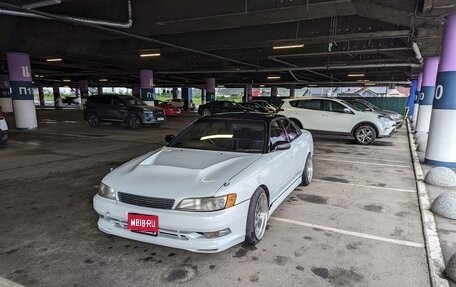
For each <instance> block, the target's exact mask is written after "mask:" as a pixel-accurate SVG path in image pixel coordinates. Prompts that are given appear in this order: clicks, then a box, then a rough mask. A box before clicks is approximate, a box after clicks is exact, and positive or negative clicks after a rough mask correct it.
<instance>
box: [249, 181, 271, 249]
mask: <svg viewBox="0 0 456 287" xmlns="http://www.w3.org/2000/svg"><path fill="white" fill-rule="evenodd" d="M268 216H269V204H268V197H267V195H266V191H265V190H264V189H263V188H262V187H259V188H257V190H256V191H255V192H254V193H253V195H252V198H251V199H250V205H249V211H248V213H247V225H246V230H245V243H247V244H248V245H252V246H254V245H256V244H257V243H258V242H260V240H261V239H262V238H263V235H264V233H265V231H266V226H267V224H268Z"/></svg>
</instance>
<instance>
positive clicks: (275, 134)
mask: <svg viewBox="0 0 456 287" xmlns="http://www.w3.org/2000/svg"><path fill="white" fill-rule="evenodd" d="M278 141H289V140H288V137H287V133H286V132H285V130H284V129H283V127H282V125H281V123H280V120H276V121H273V122H271V135H270V137H269V143H270V146H271V147H272V146H274V144H275V143H276V142H278Z"/></svg>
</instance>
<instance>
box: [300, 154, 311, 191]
mask: <svg viewBox="0 0 456 287" xmlns="http://www.w3.org/2000/svg"><path fill="white" fill-rule="evenodd" d="M312 177H313V161H312V155H311V154H310V153H309V155H308V156H307V159H306V164H305V165H304V170H303V171H302V180H301V184H300V185H301V186H308V185H309V184H310V183H311V182H312Z"/></svg>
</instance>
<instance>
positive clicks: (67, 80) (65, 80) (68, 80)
mask: <svg viewBox="0 0 456 287" xmlns="http://www.w3.org/2000/svg"><path fill="white" fill-rule="evenodd" d="M63 81H64V82H71V80H70V79H63Z"/></svg>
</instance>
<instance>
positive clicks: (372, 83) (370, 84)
mask: <svg viewBox="0 0 456 287" xmlns="http://www.w3.org/2000/svg"><path fill="white" fill-rule="evenodd" d="M364 85H365V86H375V85H376V84H375V82H366V83H364Z"/></svg>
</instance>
